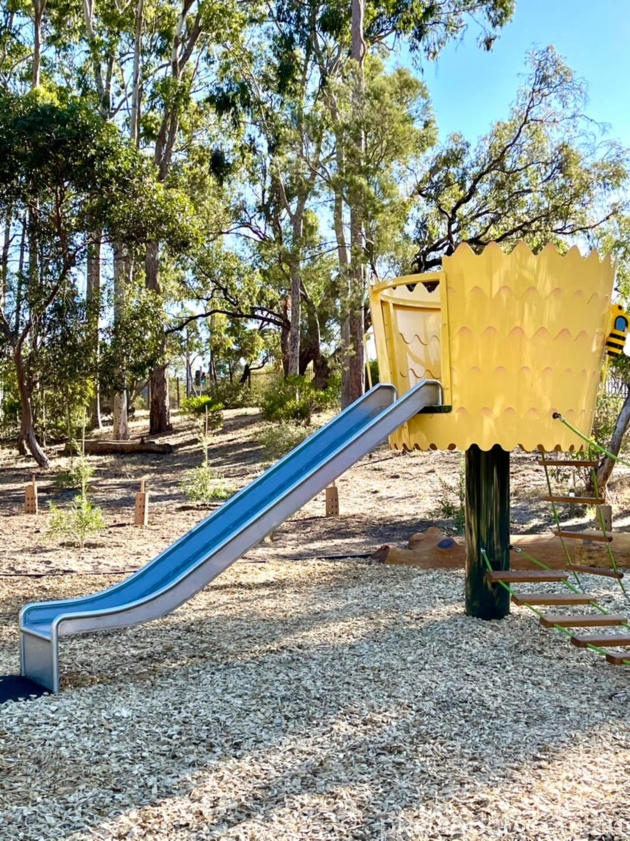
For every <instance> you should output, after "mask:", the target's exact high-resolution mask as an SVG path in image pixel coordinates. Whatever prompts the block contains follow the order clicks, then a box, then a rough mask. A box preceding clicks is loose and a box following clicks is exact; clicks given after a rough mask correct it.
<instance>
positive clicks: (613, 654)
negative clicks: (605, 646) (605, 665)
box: [606, 649, 630, 666]
mask: <svg viewBox="0 0 630 841" xmlns="http://www.w3.org/2000/svg"><path fill="white" fill-rule="evenodd" d="M606 660H607V661H608V662H609V663H612V664H613V666H630V650H628V649H625V650H624V651H608V652H606Z"/></svg>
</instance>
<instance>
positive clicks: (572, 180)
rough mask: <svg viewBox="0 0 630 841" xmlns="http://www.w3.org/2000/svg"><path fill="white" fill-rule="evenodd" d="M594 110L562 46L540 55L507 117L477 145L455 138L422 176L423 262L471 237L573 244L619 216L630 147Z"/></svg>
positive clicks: (421, 265) (482, 241) (478, 244)
mask: <svg viewBox="0 0 630 841" xmlns="http://www.w3.org/2000/svg"><path fill="white" fill-rule="evenodd" d="M584 111H585V91H584V89H583V87H582V85H581V84H580V83H579V82H578V81H577V80H576V78H575V76H574V74H573V72H572V71H571V70H570V69H569V68H568V67H567V66H566V65H565V64H564V62H563V61H562V59H561V58H560V57H559V56H558V55H557V54H556V53H555V51H554V50H553V48H551V47H550V48H547V49H545V50H542V51H538V52H535V53H533V54H532V55H531V56H530V74H529V77H528V79H527V82H526V84H525V85H524V86H523V87H522V89H521V90H520V91H519V92H518V95H517V97H516V101H515V103H514V105H513V107H512V109H511V112H510V114H509V116H508V118H507V120H503V121H501V122H498V123H496V124H495V125H494V126H493V127H492V129H491V130H490V132H489V133H488V134H487V135H486V136H485V137H483V138H482V139H481V141H480V142H479V143H478V144H477V146H476V147H473V146H472V145H471V144H470V143H469V142H468V141H467V140H465V139H464V137H463V136H462V135H454V136H452V137H450V138H449V139H448V140H447V141H446V143H445V144H444V146H443V147H441V148H440V149H439V150H438V151H437V153H436V154H435V156H434V157H433V159H432V160H431V161H429V163H428V165H427V167H426V171H425V172H424V174H423V175H422V177H421V178H420V179H419V181H418V183H417V187H416V196H417V206H416V208H415V217H416V231H415V239H416V243H417V251H416V255H415V265H416V267H417V268H418V269H420V270H427V269H431V268H434V267H436V266H439V265H440V264H441V260H442V257H443V256H444V255H445V254H451V253H452V252H453V250H454V249H455V248H456V247H457V245H458V244H459V243H461V242H466V243H468V245H470V246H471V248H473V249H477V250H479V249H482V248H483V247H484V246H485V245H486V244H487V243H488V242H490V241H493V240H494V241H496V242H499V243H503V244H504V245H506V246H510V245H514V244H515V243H516V242H517V241H518V240H519V239H524V240H525V241H526V242H527V243H528V244H529V245H530V246H532V247H533V248H540V247H542V246H543V245H544V244H545V243H546V242H550V241H552V242H556V243H557V244H558V245H560V246H561V247H566V245H567V244H568V243H569V244H570V243H572V242H574V241H575V240H576V239H577V238H585V237H587V236H588V235H589V234H590V233H591V232H594V231H596V230H597V229H598V228H599V227H600V226H601V225H602V224H604V223H605V222H607V221H608V220H612V219H613V218H614V217H615V216H616V215H618V214H619V213H620V212H621V211H622V210H623V207H624V204H625V203H626V202H627V183H628V169H627V164H628V155H627V150H624V149H623V148H621V147H620V146H619V145H618V144H616V143H614V142H610V141H606V140H602V139H601V138H598V132H597V127H596V126H594V124H593V122H592V121H591V120H588V119H587V117H586V116H585V113H584ZM624 185H626V189H624Z"/></svg>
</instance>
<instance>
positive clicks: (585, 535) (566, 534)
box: [554, 531, 612, 543]
mask: <svg viewBox="0 0 630 841" xmlns="http://www.w3.org/2000/svg"><path fill="white" fill-rule="evenodd" d="M554 534H555V536H556V537H562V538H569V539H570V540H588V541H592V542H594V543H612V537H611V535H609V534H602V533H601V532H596V531H554Z"/></svg>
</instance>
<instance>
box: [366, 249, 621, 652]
mask: <svg viewBox="0 0 630 841" xmlns="http://www.w3.org/2000/svg"><path fill="white" fill-rule="evenodd" d="M613 283H614V266H613V264H612V262H611V260H610V258H605V259H600V258H599V256H598V255H597V253H596V252H592V253H591V254H589V255H588V256H587V257H582V255H581V254H580V252H579V250H578V249H577V248H572V249H571V250H570V251H569V252H568V253H567V254H560V253H559V252H558V251H557V249H556V248H555V247H554V246H552V245H548V246H546V247H545V248H543V249H542V251H541V252H540V253H539V254H534V253H532V251H531V250H530V249H529V248H528V247H527V246H526V245H525V244H524V243H519V244H518V245H517V246H516V248H514V250H513V251H512V252H511V253H509V254H506V253H505V252H503V251H502V250H501V248H500V247H499V246H498V245H497V244H496V243H492V244H490V245H488V246H487V247H486V248H485V249H484V250H483V252H482V253H481V254H475V253H474V252H473V251H472V250H471V249H470V248H469V247H468V246H466V245H460V246H459V248H457V250H456V251H455V252H454V253H453V254H452V255H451V256H448V257H444V259H443V263H442V270H441V271H439V272H431V273H426V274H419V275H410V276H408V277H401V278H397V279H396V280H393V281H388V282H385V283H379V284H376V285H374V286H373V287H372V290H371V293H370V306H371V310H372V323H373V327H374V336H375V341H376V351H377V357H378V364H379V376H380V379H381V381H383V382H391V383H393V384H394V385H395V386H396V388H397V390H398V393H399V395H400V394H404V393H405V392H407V391H408V390H409V389H410V388H412V387H413V386H415V385H416V383H418V382H420V381H422V380H424V379H435V380H439V381H440V383H441V384H442V387H443V393H444V400H443V403H444V405H442V406H439V407H427V409H424V410H423V411H422V412H421V413H419V414H417V415H415V416H414V417H413V418H412V419H411V420H410V421H408V422H407V423H406V424H404V426H402V427H401V428H400V429H398V430H397V431H396V432H395V433H394V434H393V435H392V436H391V437H390V444H391V446H393V447H395V448H407V449H412V448H417V449H421V450H427V449H438V450H452V449H460V450H464V451H465V453H466V455H465V484H466V494H465V547H464V546H461V545H459V544H457V543H456V541H454V540H453V539H450V538H449V539H446V538H445V539H444V540H440V541H439V542H438V543H437V545H436V546H435V547H434V549H435V550H436V551H442V550H443V551H444V552H446V551H447V550H448V552H449V553H450V556H451V560H452V561H453V562H455V561H457V560H459V559H460V556H461V554H462V553H464V554H465V566H466V583H465V597H466V612H467V613H468V614H470V615H472V616H476V617H479V618H482V619H500V618H502V617H503V616H505V615H506V614H507V613H508V611H509V603H510V599H512V601H514V602H515V603H516V604H529V605H530V606H531V604H533V603H535V604H539V605H540V604H552V605H573V604H591V605H592V606H593V607H594V608H596V610H597V612H596V613H594V614H593V613H589V614H584V615H582V614H578V615H568V614H562V615H555V614H549V615H541V623H542V624H543V625H544V626H545V627H559V628H562V629H564V631H565V632H567V631H566V629H567V628H568V627H585V626H589V627H590V626H599V625H620V626H622V627H623V628H624V629H625V632H624V634H622V635H618V636H615V637H614V638H613V637H610V636H609V637H605V639H604V642H603V643H602V641H601V640H600V638H599V637H598V636H594V637H591V636H580V635H578V634H569V635H570V636H571V639H572V642H573V643H574V644H575V645H577V646H581V647H585V646H586V647H591V648H594V647H595V648H597V650H599V651H600V652H601V653H604V654H606V656H607V658H608V659H609V660H610V662H615V663H624V662H630V649H629V650H628V651H627V652H621V654H619V653H617V654H610V653H609V652H607V651H606V650H604V649H603V648H602V645H607V646H608V645H612V646H621V645H629V646H630V630H629V629H630V623H628V622H627V620H626V617H625V616H617V615H612V614H608V613H607V611H606V610H605V609H604V608H602V607H601V606H598V605H597V604H595V603H594V602H592V599H591V597H589V596H584V595H583V594H581V593H580V592H579V591H578V590H575V592H573V593H569V594H568V595H567V594H566V593H563V592H561V593H551V594H550V593H548V592H542V593H519V592H515V591H513V590H512V589H511V583H514V582H537V581H543V582H553V581H557V582H566V581H567V580H568V575H569V571H572V574H574V575H576V574H577V571H578V570H581V571H582V572H585V573H589V574H601V575H611V576H612V577H615V578H617V579H618V580H621V578H622V574H621V573H619V571H618V569H617V566H616V563H615V561H614V557H613V555H612V550H611V548H610V544H611V543H612V541H613V538H612V536H611V535H610V534H608V533H607V531H606V529H605V523H604V519H603V517H600V521H601V531H599V532H597V533H592V532H584V531H574V530H570V529H567V528H565V527H564V526H562V525H561V523H560V519H559V517H558V515H557V510H556V506H557V505H562V504H566V503H574V502H578V501H579V502H583V503H585V504H595V505H601V503H603V501H604V500H603V499H601V498H600V497H599V494H598V492H597V491H595V493H596V497H595V498H590V497H589V498H586V497H585V498H581V499H578V498H577V497H575V495H573V496H571V495H569V496H562V495H558V494H554V493H553V491H552V487H551V483H550V479H549V474H548V473H547V468H548V466H549V465H565V466H582V467H590V468H594V467H596V466H597V461H593V460H592V459H591V460H589V459H588V458H587V459H583V458H581V459H576V458H575V457H574V458H573V459H567V458H561V459H558V458H557V457H556V456H553V457H545V456H544V453H546V452H549V451H554V450H560V451H572V450H580V449H582V448H583V446H584V441H585V439H586V440H588V436H590V434H591V428H592V424H593V416H594V413H595V402H596V398H597V392H598V388H599V384H600V382H601V380H602V368H603V367H604V366H605V363H607V361H608V358H609V357H614V356H616V355H618V354H620V353H622V352H623V350H624V346H625V342H626V336H627V332H628V322H629V318H628V315H627V314H626V313H625V312H624V311H623V309H622V308H621V306H620V305H619V304H616V303H613V302H612V300H611V298H612V294H613ZM516 447H521V448H522V449H524V450H527V451H536V450H537V451H540V452H541V456H540V462H541V464H542V465H543V467H544V469H545V473H546V476H547V484H548V493H549V496H547V497H546V499H547V500H549V501H550V502H551V503H552V506H553V510H554V517H555V522H556V531H555V532H553V534H552V535H549V536H548V537H547V542H548V543H549V541H553V540H555V539H559V540H560V541H561V544H562V548H561V549H559V550H558V551H557V552H555V562H556V566H557V565H558V564H559V565H564V566H566V570H558V569H550V568H549V565H546V564H544V563H541V562H540V561H539V560H537V559H536V558H535V557H533V556H532V555H531V554H529V553H528V552H527V551H525V550H524V549H523V548H522V546H518V547H516V549H518V551H521V552H523V553H524V555H523V557H526V558H527V560H528V564H529V568H525V569H522V568H521V569H512V570H511V569H510V552H511V550H512V548H513V547H512V543H511V538H510V513H509V510H510V466H509V465H510V451H511V450H513V449H515V448H516ZM567 540H570V541H573V540H575V541H578V542H581V543H589V544H594V543H596V544H598V545H605V546H607V547H608V549H607V551H608V556H609V558H610V563H611V569H610V570H608V571H605V570H602V569H600V568H596V567H592V566H588V567H586V566H583V565H580V566H578V565H576V563H575V560H574V558H571V556H570V555H569V552H568V550H567V548H566V541H567ZM537 543H538V544H540V540H538V541H537ZM383 549H385V550H387V551H388V557H387V558H384V560H389V547H383ZM455 550H457V553H458V557H457V558H456V557H455V554H456V552H455ZM402 552H403V555H404V552H405V550H402ZM410 554H413V550H407V555H410ZM420 554H422V553H420ZM546 554H547V556H549V555H550V554H554V553H553V552H550V549H549V548H547V550H546ZM399 555H400V551H399ZM407 555H404V557H402V562H404V563H406V562H407V560H406V557H407ZM574 557H575V556H574ZM394 562H395V559H394ZM532 562H534V563H535V564H536V565H537V568H532V567H531V563H532ZM541 567H542V568H541ZM621 586H622V589H623V585H621ZM623 591H624V596H625V595H627V594H626V590H625V589H624V590H623Z"/></svg>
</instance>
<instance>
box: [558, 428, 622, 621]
mask: <svg viewBox="0 0 630 841" xmlns="http://www.w3.org/2000/svg"><path fill="white" fill-rule="evenodd" d="M553 416H554V418H556V419H557V420H560V421H562V423H563V424H564V425H565V426H566V427H568V428H569V429H570V430H571V431H572V432H574V433H575V434H576V435H577V436H578V437H580V438H581V439H582V440H583V441H585V442H586V443H587V444H588V445H589V447H593V448H594V449H596V450H599V451H600V452H602V453H605V455H607V456H609V457H610V458H612V459H613V460H614V461H616V462H617V461H618V462H619V463H620V464H624V465H625V466H626V467H630V463H629V462H627V461H624V460H623V459H622V458H619V456H616V455H614V454H613V453H611V452H610V450H607V449H606V447H602V446H601V445H600V444H598V443H597V441H595V440H594V439H593V438H589V437H588V436H587V435H584V434H583V433H582V432H580V430H579V429H576V428H575V427H574V426H573V424H571V423H569V421H568V420H567V419H566V418H565V417H563V416H562V415H561V414H560V412H554V415H553ZM542 460H543V462H544V460H545V457H544V455H543V459H542ZM546 472H547V469H546V468H545V473H546ZM591 474H592V477H593V488H594V490H595V496H596V497H597V498H598V499H601V496H600V494H599V487H598V485H597V474H596V472H595V471H594V470H591ZM547 484H548V485H549V479H548V478H547ZM549 496H551V493H550V494H549ZM554 513H555V506H554ZM597 516H598V519H599V524H600V529H601V531H602V534H604V535H606V524H605V522H604V515H603V514H602V512H601V509H600V508H599V507H598V509H597ZM606 549H607V550H608V558H609V560H610V564H611V567H612V569H613V571H614V572H616V573H617V575H619V568H618V567H617V562H616V561H615V556H614V554H613V551H612V547H611V545H610V543H608V544H607V545H606ZM617 582H618V584H619V588H620V590H621V592H622V594H623V598H624V601H625V602H626V604H630V595H629V594H628V591H627V589H626V587H625V585H624V583H623V581H622V579H621V578H620V577H618V578H617Z"/></svg>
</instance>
